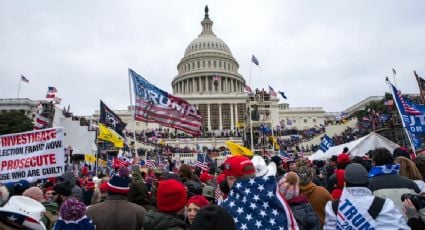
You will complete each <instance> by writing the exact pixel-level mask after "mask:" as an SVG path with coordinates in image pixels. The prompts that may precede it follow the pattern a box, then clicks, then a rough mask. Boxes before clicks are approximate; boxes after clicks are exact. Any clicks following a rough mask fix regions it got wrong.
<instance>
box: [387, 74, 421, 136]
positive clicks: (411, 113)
mask: <svg viewBox="0 0 425 230" xmlns="http://www.w3.org/2000/svg"><path fill="white" fill-rule="evenodd" d="M388 84H389V85H390V88H391V93H392V95H393V98H394V100H395V103H396V105H397V108H398V111H399V113H400V117H401V119H402V120H403V126H404V128H406V129H407V130H408V131H409V132H411V133H412V134H419V133H421V134H422V133H425V115H424V114H425V106H423V105H418V104H415V103H413V102H411V101H409V100H407V99H405V98H403V97H402V96H401V92H400V90H397V89H396V88H395V87H394V85H393V84H391V83H389V82H388Z"/></svg>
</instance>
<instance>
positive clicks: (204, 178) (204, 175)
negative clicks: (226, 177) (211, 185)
mask: <svg viewBox="0 0 425 230" xmlns="http://www.w3.org/2000/svg"><path fill="white" fill-rule="evenodd" d="M213 178H214V177H213V176H212V175H211V174H209V173H208V172H203V173H201V175H200V176H199V180H200V181H201V182H202V183H207V182H208V180H211V179H213Z"/></svg>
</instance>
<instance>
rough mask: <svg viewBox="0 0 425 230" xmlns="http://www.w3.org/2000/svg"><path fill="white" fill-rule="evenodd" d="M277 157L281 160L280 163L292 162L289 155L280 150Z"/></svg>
mask: <svg viewBox="0 0 425 230" xmlns="http://www.w3.org/2000/svg"><path fill="white" fill-rule="evenodd" d="M279 157H280V159H282V161H283V162H285V163H286V162H288V161H293V160H294V158H293V157H292V156H291V155H289V154H288V153H286V152H285V151H283V150H280V154H279Z"/></svg>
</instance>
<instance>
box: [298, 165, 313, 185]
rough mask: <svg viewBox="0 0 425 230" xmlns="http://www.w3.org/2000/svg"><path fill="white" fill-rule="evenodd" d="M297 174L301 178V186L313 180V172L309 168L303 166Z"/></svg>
mask: <svg viewBox="0 0 425 230" xmlns="http://www.w3.org/2000/svg"><path fill="white" fill-rule="evenodd" d="M297 174H298V176H299V178H300V184H308V183H310V182H311V181H312V180H313V172H312V171H311V168H310V167H308V166H302V167H299V168H298V169H297Z"/></svg>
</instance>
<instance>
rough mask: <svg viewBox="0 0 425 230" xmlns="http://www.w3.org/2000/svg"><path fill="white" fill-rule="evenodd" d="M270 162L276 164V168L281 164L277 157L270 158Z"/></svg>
mask: <svg viewBox="0 0 425 230" xmlns="http://www.w3.org/2000/svg"><path fill="white" fill-rule="evenodd" d="M271 161H273V162H274V163H275V164H276V166H279V165H281V164H282V159H281V158H280V157H279V156H277V155H275V156H272V158H271Z"/></svg>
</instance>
